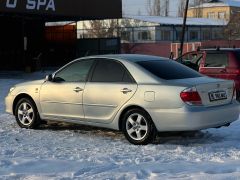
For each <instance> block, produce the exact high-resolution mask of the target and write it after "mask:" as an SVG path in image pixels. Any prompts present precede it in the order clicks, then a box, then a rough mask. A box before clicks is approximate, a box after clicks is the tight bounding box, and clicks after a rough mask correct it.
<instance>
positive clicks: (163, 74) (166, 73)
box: [137, 60, 202, 80]
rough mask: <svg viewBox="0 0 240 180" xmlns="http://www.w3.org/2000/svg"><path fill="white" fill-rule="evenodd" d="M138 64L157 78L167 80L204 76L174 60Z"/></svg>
mask: <svg viewBox="0 0 240 180" xmlns="http://www.w3.org/2000/svg"><path fill="white" fill-rule="evenodd" d="M137 64H139V65H140V66H142V67H143V68H144V69H146V70H148V71H149V72H151V73H152V74H154V75H155V76H157V77H159V78H161V79H165V80H173V79H186V78H196V77H201V76H202V75H201V74H199V73H198V72H196V71H194V70H192V69H190V68H188V67H186V66H184V65H182V64H180V63H177V62H175V61H172V60H160V61H141V62H137Z"/></svg>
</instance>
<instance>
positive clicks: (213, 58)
mask: <svg viewBox="0 0 240 180" xmlns="http://www.w3.org/2000/svg"><path fill="white" fill-rule="evenodd" d="M227 65H228V54H227V53H212V54H207V56H206V60H205V67H226V66H227Z"/></svg>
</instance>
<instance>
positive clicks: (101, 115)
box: [6, 55, 239, 145]
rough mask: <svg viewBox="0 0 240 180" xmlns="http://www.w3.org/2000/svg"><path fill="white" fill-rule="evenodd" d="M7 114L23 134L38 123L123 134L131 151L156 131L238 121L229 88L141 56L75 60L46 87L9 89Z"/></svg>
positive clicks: (231, 86)
mask: <svg viewBox="0 0 240 180" xmlns="http://www.w3.org/2000/svg"><path fill="white" fill-rule="evenodd" d="M6 111H7V112H8V113H11V114H14V115H15V117H16V121H17V123H18V124H19V126H20V127H22V128H37V127H38V126H39V125H40V124H41V120H55V121H64V122H71V123H78V124H85V125H92V126H98V127H104V128H110V129H116V130H120V131H123V133H124V135H125V137H126V138H127V140H128V141H129V142H131V143H133V144H136V145H140V144H148V143H150V142H152V141H153V140H154V138H155V136H156V133H157V131H160V132H163V131H193V130H201V129H206V128H215V127H222V126H228V125H229V124H230V123H232V122H233V121H235V120H237V119H238V117H239V106H238V103H237V102H236V99H235V96H234V82H233V81H227V80H220V79H213V78H209V77H205V76H202V75H201V74H200V73H198V72H196V71H194V70H192V69H190V68H188V67H186V66H184V65H182V64H179V63H177V62H175V61H169V59H164V58H160V57H156V56H146V55H105V56H92V57H85V58H81V59H77V60H74V61H73V62H71V63H69V64H67V65H65V66H64V67H63V68H61V69H59V70H58V71H57V72H55V73H53V74H51V75H49V76H47V77H46V79H45V80H39V81H32V82H27V83H23V84H18V85H16V86H14V87H12V88H11V89H10V91H9V94H8V96H7V97H6Z"/></svg>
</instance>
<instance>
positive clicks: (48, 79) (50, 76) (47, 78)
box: [45, 74, 53, 81]
mask: <svg viewBox="0 0 240 180" xmlns="http://www.w3.org/2000/svg"><path fill="white" fill-rule="evenodd" d="M45 81H53V75H52V74H50V75H47V76H46V77H45Z"/></svg>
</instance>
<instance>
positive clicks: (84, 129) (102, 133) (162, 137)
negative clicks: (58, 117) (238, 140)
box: [39, 122, 224, 145]
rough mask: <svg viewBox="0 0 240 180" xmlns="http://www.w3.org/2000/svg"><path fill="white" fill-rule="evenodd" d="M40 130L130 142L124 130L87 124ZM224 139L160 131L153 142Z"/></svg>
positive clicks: (199, 133) (200, 142) (51, 125)
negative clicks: (125, 136) (70, 132)
mask: <svg viewBox="0 0 240 180" xmlns="http://www.w3.org/2000/svg"><path fill="white" fill-rule="evenodd" d="M39 130H51V131H72V132H74V133H76V134H86V135H93V136H96V137H102V138H111V139H113V140H115V139H117V140H121V141H122V142H124V143H128V142H127V141H126V140H125V138H124V135H123V133H122V132H119V131H115V130H109V129H106V128H99V127H92V126H86V125H76V124H70V123H58V122H53V123H48V124H45V125H42V126H41V127H40V128H39ZM222 141H224V136H220V135H219V134H212V133H210V132H209V131H190V132H164V133H158V135H157V138H156V140H155V141H154V142H153V143H152V144H155V145H161V144H165V145H166V144H169V145H171V144H172V145H190V144H192V145H194V144H197V145H204V144H212V143H220V142H222Z"/></svg>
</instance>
